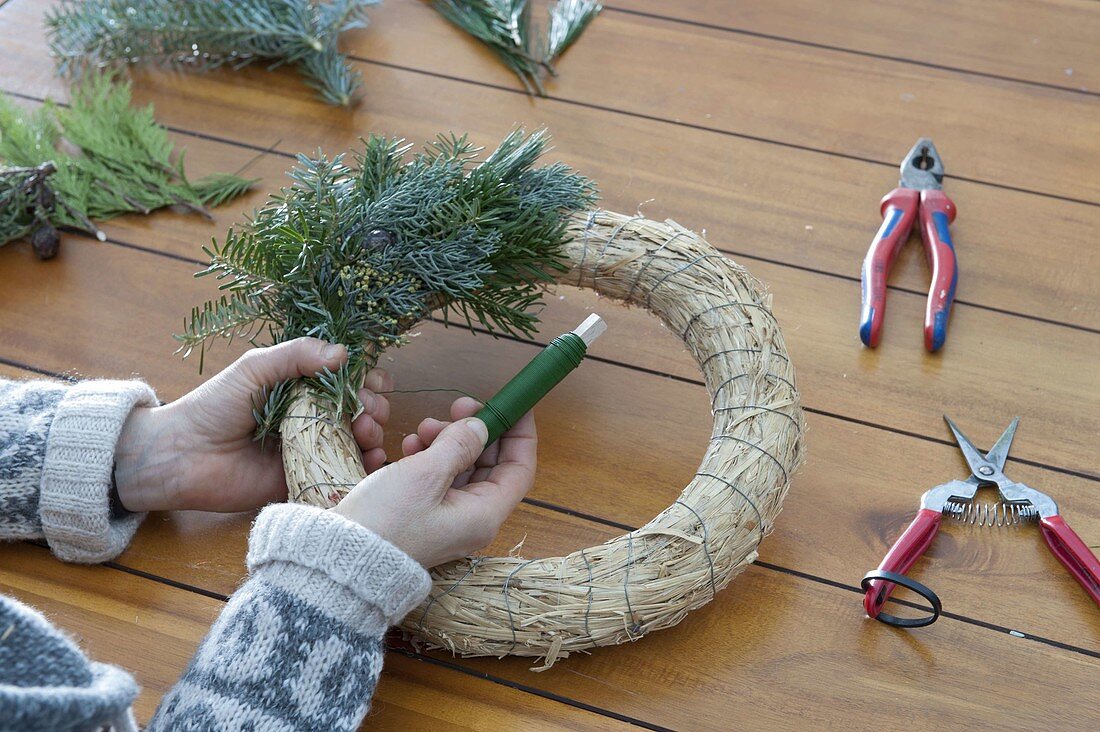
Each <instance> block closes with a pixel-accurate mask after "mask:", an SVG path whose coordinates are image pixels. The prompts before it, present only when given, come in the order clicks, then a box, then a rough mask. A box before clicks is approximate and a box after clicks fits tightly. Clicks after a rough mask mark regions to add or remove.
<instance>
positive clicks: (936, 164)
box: [898, 137, 943, 191]
mask: <svg viewBox="0 0 1100 732" xmlns="http://www.w3.org/2000/svg"><path fill="white" fill-rule="evenodd" d="M898 185H900V186H901V187H902V188H912V189H914V190H918V191H922V190H927V189H931V188H935V189H940V188H943V160H942V159H941V158H940V153H939V151H938V150H936V146H935V145H934V144H933V143H932V138H931V137H922V138H920V139H919V140H917V144H916V145H913V148H912V149H911V150H910V151H909V154H908V155H906V156H905V159H904V160H902V161H901V180H900V181H899V182H898Z"/></svg>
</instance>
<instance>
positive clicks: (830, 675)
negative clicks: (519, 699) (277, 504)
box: [0, 508, 1100, 729]
mask: <svg viewBox="0 0 1100 732" xmlns="http://www.w3.org/2000/svg"><path fill="white" fill-rule="evenodd" d="M523 511H524V512H527V511H530V512H531V514H532V522H533V523H534V522H537V521H538V519H537V515H538V514H537V512H536V510H533V509H526V508H525V509H523ZM542 515H545V514H542ZM547 519H548V521H549V523H548V524H546V525H545V526H544V527H543V528H541V529H540V530H539V531H538V532H533V535H538V536H542V537H548V539H547V542H546V544H545V545H544V546H545V547H547V548H554V546H555V544H565V543H570V544H575V543H593V542H595V541H598V540H600V539H601V538H605V537H606V536H607V531H606V530H602V529H600V528H599V527H595V526H593V525H592V524H588V523H585V522H582V521H580V520H578V519H573V518H569V517H560V516H554V515H548V516H547ZM3 551H8V550H3ZM24 551H30V549H29V548H26V549H24ZM43 554H44V552H42V553H41V554H40V555H39V556H38V557H31V560H32V561H31V562H27V563H23V562H20V563H19V564H18V565H16V564H14V563H11V562H5V564H7V565H8V566H19V567H20V569H19V570H0V571H2V572H3V574H0V582H3V583H6V584H8V585H9V586H12V587H13V589H15V590H16V591H17V592H18V591H20V590H23V591H25V589H24V588H25V587H26V584H27V583H38V582H42V581H43V580H42V579H40V578H41V577H43V576H47V577H48V576H51V575H58V574H61V573H62V571H63V570H64V573H65V574H64V579H63V580H61V582H63V583H64V586H65V587H73V586H75V587H77V588H80V582H81V580H80V577H79V574H83V573H90V574H93V577H94V576H95V575H96V574H99V573H102V572H104V571H105V570H101V569H85V568H69V567H62V565H58V564H50V563H49V560H48V559H41V558H40V557H41V555H43ZM70 571H71V574H70ZM102 576H105V575H102ZM93 581H94V580H93ZM59 583H60V582H59ZM113 584H115V580H110V581H109V582H108V583H104V582H103V580H102V579H101V580H100V581H99V582H96V583H95V585H93V586H94V587H97V588H98V587H100V586H101V585H106V586H105V587H103V589H97V590H96V592H95V593H94V594H93V593H88V594H87V595H77V597H76V602H78V603H85V602H86V603H92V602H95V601H96V600H95V595H97V594H107V595H108V596H112V595H113V594H114V592H113V590H112V587H111V586H112V585H113ZM86 586H87V585H85V587H86ZM69 591H70V592H72V590H69ZM61 592H65V590H64V589H63V588H62V587H56V586H55V587H52V588H50V590H49V591H47V592H43V593H41V595H42V596H44V597H57V596H59V595H58V593H61ZM77 592H79V589H78V590H77ZM148 592H149V597H148V598H147V599H146V598H141V597H139V598H138V599H139V602H138V603H135V604H137V605H138V606H139V607H149V608H154V609H155V608H156V607H157V604H158V602H163V601H162V600H158V595H160V592H159V591H156V590H148ZM74 594H75V593H74ZM60 596H62V597H64V595H60ZM171 596H172V597H175V591H172V594H171ZM858 600H859V596H858V594H856V593H854V592H848V591H845V590H841V589H837V588H835V587H830V586H827V585H822V584H819V583H812V582H807V581H806V580H802V579H799V578H796V577H791V576H789V575H785V574H783V573H779V572H774V571H769V570H766V569H762V568H750V569H749V570H748V571H747V572H745V573H744V574H743V575H742V576H741V577H740V578H738V580H737V581H736V582H735V584H734V585H732V586H731V587H730V588H728V589H727V590H726V591H723V592H722V593H721V594H719V595H718V597H717V598H716V599H715V601H714V602H712V603H711V604H710V605H708V606H706V607H704V608H702V609H700V610H699V611H696V612H695V613H693V614H692V615H691V616H689V617H688V618H687V619H686V620H685V621H684V622H683V623H681V624H680V625H679V626H677V627H676V628H673V629H670V630H667V631H662V632H659V633H654V634H652V636H651V637H648V638H645V639H644V640H642V641H641V642H640V643H634V644H628V645H624V646H620V647H615V648H606V649H598V650H596V651H594V652H593V653H592V655H590V656H584V655H578V656H574V657H571V658H569V659H567V660H565V661H562V662H560V665H558V666H555V668H554V669H552V670H551V671H548V672H545V673H542V674H538V675H534V674H531V673H530V671H528V668H529V667H530V666H531V663H532V662H531V659H520V658H506V659H465V660H463V661H462V664H463V665H467V666H470V667H472V668H475V669H478V670H481V671H484V672H486V673H490V674H493V675H494V676H498V677H503V678H506V679H511V680H513V681H516V682H519V683H525V684H530V685H535V686H537V687H538V688H541V689H545V690H547V691H549V692H552V693H555V694H561V695H565V696H567V697H569V698H571V699H576V700H578V701H581V702H584V703H588V704H593V705H596V706H599V707H600V708H603V709H608V710H611V711H613V712H617V713H620V714H625V715H628V716H631V717H634V718H638V719H644V720H646V721H648V722H651V723H654V724H658V725H663V726H668V727H672V728H676V729H685V728H706V729H718V728H726V727H727V726H733V727H736V728H738V729H740V728H746V727H747V728H753V729H757V728H758V729H766V728H774V727H775V725H780V724H785V723H789V722H790V721H791V720H792V719H799V720H803V723H808V724H810V725H813V726H815V727H829V726H838V727H840V726H850V724H851V720H852V719H853V718H854V717H855V716H857V715H859V714H862V713H871V712H872V710H873V712H874V716H875V719H876V721H879V720H881V721H882V722H885V723H886V724H888V725H895V724H898V723H900V722H901V721H903V720H904V721H906V722H908V723H910V724H920V723H924V724H934V723H939V724H942V725H945V726H950V727H952V728H954V727H966V726H967V725H971V724H975V723H980V724H982V725H989V726H997V727H998V728H1005V729H1034V728H1036V726H1041V725H1042V724H1043V723H1053V724H1055V725H1059V724H1067V723H1071V722H1070V720H1073V721H1072V723H1073V724H1076V723H1077V722H1080V723H1081V724H1082V728H1086V729H1087V728H1089V727H1090V726H1092V725H1093V723H1090V722H1088V720H1089V719H1093V720H1094V722H1096V721H1100V716H1098V715H1100V712H1098V710H1096V709H1095V708H1093V707H1091V706H1088V705H1084V706H1082V705H1081V704H1080V690H1082V689H1085V688H1088V686H1089V684H1090V683H1091V682H1090V679H1091V678H1093V677H1094V676H1095V674H1096V673H1097V671H1098V670H1100V661H1098V660H1097V659H1095V658H1090V657H1087V656H1084V655H1081V654H1076V653H1068V652H1066V651H1062V650H1060V649H1056V648H1052V647H1049V646H1044V645H1041V644H1037V643H1030V642H1027V641H1022V640H1020V639H1018V638H1014V637H1012V636H1010V635H1007V634H1004V633H994V632H991V631H989V630H987V629H985V628H980V627H977V626H974V625H971V624H967V623H962V622H958V621H953V620H950V619H944V620H942V621H941V622H940V623H938V624H937V625H936V626H934V632H927V633H923V634H921V635H916V634H906V633H904V632H902V631H891V630H888V629H886V628H884V627H883V626H881V625H879V624H877V623H874V622H873V621H871V620H868V619H862V620H861V619H860V618H859V615H858V610H856V611H855V612H853V610H854V608H853V606H855V608H858V605H859V602H858ZM131 612H132V611H131ZM149 615H150V613H149V611H144V612H139V614H138V615H137V618H136V623H137V624H138V625H140V626H146V625H155V624H158V619H157V618H156V617H155V616H154V617H152V618H150V617H149ZM442 657H446V656H442ZM391 658H392V657H391ZM974 658H982V659H985V660H986V661H987V663H985V664H980V665H976V664H975V663H974ZM931 659H935V661H934V663H932V662H930V660H931ZM1006 667H1007V668H1026V669H1027V673H1026V674H1019V675H1005V674H1003V673H1001V672H1000V669H1002V668H1006ZM391 668H392V667H391ZM826 678H827V679H829V683H828V684H823V683H822V679H826ZM776 679H782V683H781V687H782V692H781V693H777V691H778V690H777V689H776V684H777V682H776ZM1009 690H1015V693H1014V694H1013V693H1009ZM746 699H747V700H749V702H750V703H745V702H746ZM417 708H418V709H420V708H421V707H420V706H419V705H417Z"/></svg>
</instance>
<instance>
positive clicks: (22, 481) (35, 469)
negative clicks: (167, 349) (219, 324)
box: [0, 379, 157, 563]
mask: <svg viewBox="0 0 1100 732" xmlns="http://www.w3.org/2000/svg"><path fill="white" fill-rule="evenodd" d="M156 403H157V400H156V395H155V394H154V393H153V390H152V389H150V388H149V386H147V385H146V384H143V383H141V382H139V381H84V382H79V383H76V384H64V383H59V382H52V381H8V380H3V379H0V539H2V540H15V539H45V540H46V541H47V542H48V543H49V545H50V548H51V549H52V550H53V553H54V554H55V555H57V557H58V558H60V559H63V560H65V561H69V562H84V563H94V562H102V561H106V560H108V559H111V558H113V557H115V556H117V555H118V554H119V553H120V552H121V551H122V550H123V549H124V548H126V545H127V544H129V543H130V539H131V538H132V537H133V535H134V531H136V530H137V527H138V524H140V523H141V520H142V518H143V517H144V514H130V515H128V516H125V517H122V518H115V517H113V516H112V515H111V507H110V492H111V479H112V472H113V469H114V454H115V447H116V446H117V443H118V437H119V434H120V433H121V432H122V425H123V423H124V422H125V421H126V417H127V416H128V415H129V414H130V411H131V410H132V409H133V408H134V407H137V406H146V407H152V406H156Z"/></svg>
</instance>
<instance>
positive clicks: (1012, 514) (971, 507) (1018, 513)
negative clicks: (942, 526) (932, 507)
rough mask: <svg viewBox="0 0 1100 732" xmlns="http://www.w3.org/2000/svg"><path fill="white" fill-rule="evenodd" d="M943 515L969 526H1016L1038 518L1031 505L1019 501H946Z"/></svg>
mask: <svg viewBox="0 0 1100 732" xmlns="http://www.w3.org/2000/svg"><path fill="white" fill-rule="evenodd" d="M943 513H944V515H945V516H949V517H950V518H953V519H955V520H956V521H959V522H962V523H964V524H970V525H971V526H1018V525H1020V524H1024V523H1028V522H1029V521H1034V520H1036V519H1037V518H1039V514H1038V513H1037V512H1036V511H1035V509H1034V508H1033V507H1031V506H1026V505H1023V504H1019V503H1005V502H1004V501H998V502H997V503H970V502H969V501H968V502H965V503H964V502H961V501H948V502H947V505H946V506H945V507H944V509H943Z"/></svg>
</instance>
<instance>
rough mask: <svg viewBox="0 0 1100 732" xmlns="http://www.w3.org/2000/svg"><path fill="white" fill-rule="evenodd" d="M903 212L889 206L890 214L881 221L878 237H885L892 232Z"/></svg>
mask: <svg viewBox="0 0 1100 732" xmlns="http://www.w3.org/2000/svg"><path fill="white" fill-rule="evenodd" d="M904 214H905V212H904V211H902V210H901V209H900V208H898V207H896V206H891V207H890V215H889V216H888V217H887V218H886V220H885V221H883V222H882V228H881V229H880V230H879V233H878V235H879V238H880V239H885V238H886V237H888V236H890V234H891V233H893V231H894V229H895V228H897V225H898V222H899V221H901V217H902V216H903V215H904Z"/></svg>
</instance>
